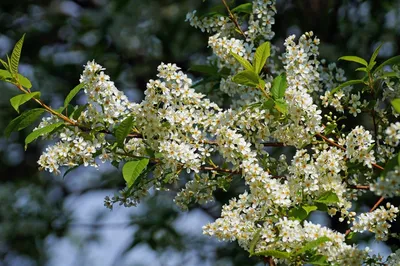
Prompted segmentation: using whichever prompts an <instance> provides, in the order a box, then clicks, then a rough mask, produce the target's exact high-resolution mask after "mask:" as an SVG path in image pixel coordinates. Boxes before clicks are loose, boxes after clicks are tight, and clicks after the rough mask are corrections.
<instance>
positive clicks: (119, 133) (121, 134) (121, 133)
mask: <svg viewBox="0 0 400 266" xmlns="http://www.w3.org/2000/svg"><path fill="white" fill-rule="evenodd" d="M132 126H133V117H132V116H128V117H127V118H125V119H124V121H122V122H121V124H119V126H118V127H117V129H116V130H115V137H116V138H117V143H118V145H123V143H124V140H125V138H126V136H128V134H129V132H131V130H132Z"/></svg>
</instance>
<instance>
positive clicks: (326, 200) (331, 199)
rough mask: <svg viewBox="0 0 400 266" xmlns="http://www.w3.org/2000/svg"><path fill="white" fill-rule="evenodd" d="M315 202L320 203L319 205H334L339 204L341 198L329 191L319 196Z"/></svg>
mask: <svg viewBox="0 0 400 266" xmlns="http://www.w3.org/2000/svg"><path fill="white" fill-rule="evenodd" d="M314 201H315V202H318V203H323V204H332V203H337V202H339V198H338V196H337V195H336V193H335V192H333V191H327V192H325V193H323V194H322V195H321V196H319V197H318V198H317V199H316V200H314Z"/></svg>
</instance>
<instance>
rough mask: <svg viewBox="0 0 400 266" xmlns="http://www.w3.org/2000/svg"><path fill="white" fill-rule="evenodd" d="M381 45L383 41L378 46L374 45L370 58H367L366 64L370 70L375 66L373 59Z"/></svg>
mask: <svg viewBox="0 0 400 266" xmlns="http://www.w3.org/2000/svg"><path fill="white" fill-rule="evenodd" d="M382 45H383V43H381V44H379V45H378V47H376V49H375V51H374V53H373V54H372V56H371V59H370V60H369V64H368V69H369V70H371V69H372V68H373V67H374V66H375V64H376V61H375V59H376V57H377V56H378V54H379V50H380V49H381V48H382Z"/></svg>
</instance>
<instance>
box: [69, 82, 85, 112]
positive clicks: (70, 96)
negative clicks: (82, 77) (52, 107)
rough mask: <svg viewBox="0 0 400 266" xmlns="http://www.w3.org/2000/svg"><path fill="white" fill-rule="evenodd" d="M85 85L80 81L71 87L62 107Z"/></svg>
mask: <svg viewBox="0 0 400 266" xmlns="http://www.w3.org/2000/svg"><path fill="white" fill-rule="evenodd" d="M84 86H85V84H84V83H80V84H78V85H77V86H75V88H73V89H72V90H71V91H70V92H69V93H68V95H67V97H66V98H65V100H64V108H66V107H67V106H68V104H69V103H70V102H71V100H72V99H73V98H74V97H75V95H77V94H78V92H79V91H80V90H81V89H82V88H83V87H84Z"/></svg>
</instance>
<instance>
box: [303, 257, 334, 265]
mask: <svg viewBox="0 0 400 266" xmlns="http://www.w3.org/2000/svg"><path fill="white" fill-rule="evenodd" d="M306 263H307V264H312V265H329V263H328V258H327V257H326V256H324V255H314V256H312V257H311V258H310V259H309V260H308V261H307V262H306Z"/></svg>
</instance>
